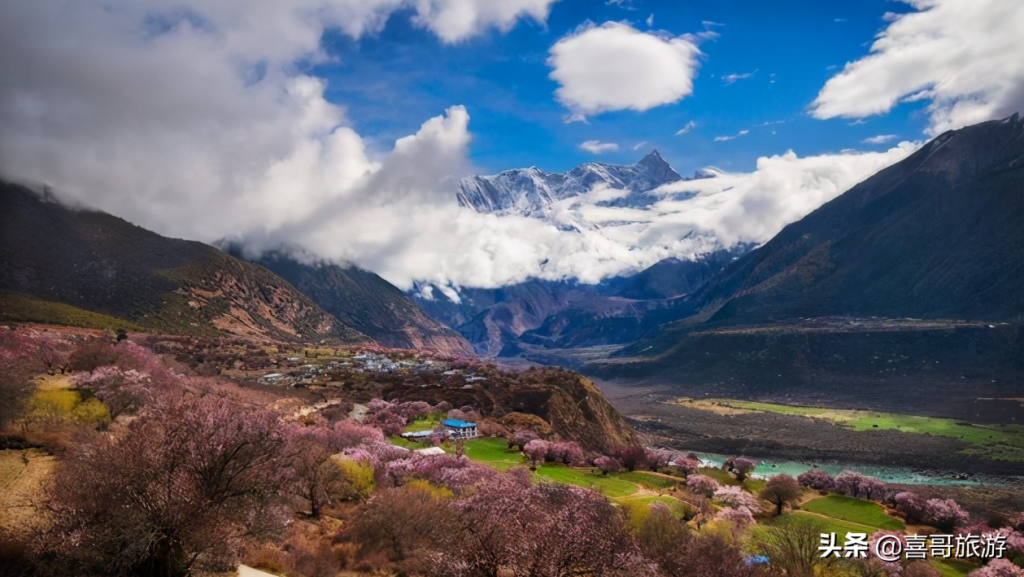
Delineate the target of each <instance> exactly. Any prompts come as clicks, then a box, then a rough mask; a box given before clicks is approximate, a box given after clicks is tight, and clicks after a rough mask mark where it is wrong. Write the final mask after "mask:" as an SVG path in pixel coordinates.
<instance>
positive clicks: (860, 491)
mask: <svg viewBox="0 0 1024 577" xmlns="http://www.w3.org/2000/svg"><path fill="white" fill-rule="evenodd" d="M835 491H836V492H837V493H840V494H843V495H846V496H848V497H856V498H858V499H868V500H876V499H881V498H882V496H883V495H884V494H885V484H884V483H882V482H881V481H879V480H878V479H875V478H873V477H868V476H866V475H861V474H860V473H857V472H856V471H843V472H842V473H839V474H838V475H836V478H835Z"/></svg>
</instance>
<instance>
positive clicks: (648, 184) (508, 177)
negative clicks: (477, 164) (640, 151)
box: [456, 150, 709, 216]
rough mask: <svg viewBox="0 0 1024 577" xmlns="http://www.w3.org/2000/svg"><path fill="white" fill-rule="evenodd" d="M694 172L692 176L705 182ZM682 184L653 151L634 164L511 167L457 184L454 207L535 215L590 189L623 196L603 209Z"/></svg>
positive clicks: (640, 202)
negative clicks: (563, 169)
mask: <svg viewBox="0 0 1024 577" xmlns="http://www.w3.org/2000/svg"><path fill="white" fill-rule="evenodd" d="M708 176H709V175H704V174H698V175H695V176H694V178H707V177H708ZM680 180H686V179H684V177H682V176H680V175H679V173H677V172H676V171H675V170H673V169H672V167H671V166H670V165H669V164H668V162H666V161H665V159H664V158H662V156H661V154H659V153H658V151H657V150H653V151H652V152H651V153H649V154H647V155H646V156H644V157H643V158H642V159H640V160H639V161H638V162H636V163H635V164H631V165H617V164H607V163H602V162H586V163H583V164H581V165H579V166H577V167H575V168H573V169H571V170H569V171H567V172H562V173H558V172H545V171H543V170H540V169H538V168H536V167H530V168H515V169H511V170H506V171H502V172H499V173H498V174H494V175H478V176H467V177H464V178H462V179H461V180H460V181H459V187H458V190H457V191H456V198H457V199H458V202H459V205H460V206H464V207H469V208H472V209H473V210H476V211H477V212H481V213H496V214H518V215H521V216H540V215H542V213H543V211H544V209H546V208H548V207H550V206H551V205H552V204H554V203H556V202H558V201H560V200H564V199H567V198H572V197H575V196H579V195H582V194H585V193H587V192H589V191H591V190H592V189H594V188H595V187H607V188H611V189H616V190H625V191H628V193H627V194H626V195H625V196H623V197H621V198H618V199H615V200H612V201H607V205H609V206H619V207H622V206H628V207H642V206H649V205H650V204H653V203H654V202H655V201H656V200H657V197H654V196H651V195H649V194H647V193H648V192H650V191H651V190H654V189H656V188H658V187H659V186H662V185H665V184H669V183H672V182H678V181H680Z"/></svg>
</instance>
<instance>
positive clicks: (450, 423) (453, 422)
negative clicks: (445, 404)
mask: <svg viewBox="0 0 1024 577" xmlns="http://www.w3.org/2000/svg"><path fill="white" fill-rule="evenodd" d="M441 424H442V425H444V426H446V427H451V428H453V429H469V428H472V427H475V426H476V423H469V422H467V421H463V420H460V419H445V420H443V421H441Z"/></svg>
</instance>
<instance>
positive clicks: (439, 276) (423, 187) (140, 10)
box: [0, 0, 906, 288]
mask: <svg viewBox="0 0 1024 577" xmlns="http://www.w3.org/2000/svg"><path fill="white" fill-rule="evenodd" d="M424 1H425V0H424ZM516 4H517V5H520V6H530V5H537V4H529V3H525V2H524V3H516ZM168 6H170V5H169V4H164V3H162V0H161V1H160V2H158V1H157V0H153V1H152V2H148V3H145V4H143V3H141V2H137V1H129V0H121V1H120V2H118V1H115V0H110V1H107V2H104V3H102V4H97V3H87V2H80V1H77V0H66V1H64V2H60V1H58V0H49V1H47V2H8V3H5V4H4V5H3V8H2V9H0V10H2V17H0V125H2V126H3V127H4V129H3V130H2V131H0V174H3V175H4V176H5V177H8V178H17V179H21V180H30V181H42V182H47V183H49V184H51V185H52V186H53V187H55V190H56V191H58V192H59V193H61V194H63V195H65V196H66V197H68V198H71V199H74V200H77V201H79V202H81V203H84V204H87V205H90V206H95V207H97V208H100V209H103V210H106V211H108V212H111V213H113V214H116V215H118V216H122V217H124V218H127V219H128V220H130V221H132V222H135V223H137V224H139V225H141V226H145V227H147V228H150V229H152V230H156V231H158V232H160V233H162V234H167V235H170V236H174V237H179V238H190V239H196V240H203V241H213V240H216V239H219V238H222V237H225V236H228V237H236V238H241V239H244V240H245V241H246V242H247V243H248V246H249V248H250V250H260V249H268V248H276V247H278V246H280V245H281V244H288V245H293V246H300V247H304V248H306V249H308V250H309V251H310V252H311V253H313V254H316V255H317V256H319V257H323V258H328V259H334V260H338V261H347V262H353V263H355V264H357V265H359V266H362V267H364V268H368V269H370V270H373V271H375V272H378V273H380V274H381V275H383V276H384V277H385V278H387V279H388V280H390V281H392V282H394V283H396V284H398V285H399V286H401V287H403V288H408V287H410V286H411V284H412V282H413V281H414V280H422V281H427V282H432V283H435V284H438V285H442V286H443V285H447V284H449V283H452V284H456V285H461V286H484V287H488V286H489V287H493V286H500V285H504V284H508V283H512V282H517V281H522V280H524V279H526V278H528V277H540V278H549V279H556V278H564V277H576V278H579V279H581V280H584V281H591V282H593V281H597V280H600V279H602V278H605V277H608V276H611V275H615V274H618V273H621V272H624V271H628V270H636V269H639V268H643V267H645V266H650V265H651V264H654V263H655V262H657V261H659V260H661V259H664V258H667V257H670V256H676V257H686V256H692V255H694V254H697V253H700V252H704V251H706V250H709V249H710V248H714V247H715V246H717V245H718V244H728V243H734V242H739V241H743V240H754V241H763V240H766V239H767V238H768V237H769V236H770V235H771V234H773V233H774V232H775V231H777V230H778V228H781V226H782V225H784V224H785V223H786V222H789V221H791V220H793V219H795V218H799V217H800V216H802V215H803V214H806V212H809V211H810V210H813V209H814V208H816V207H817V206H818V205H820V203H821V202H824V201H825V200H828V199H829V198H831V197H833V196H835V195H836V194H838V193H839V192H841V191H842V190H843V189H845V188H846V187H848V186H849V185H851V184H853V183H855V182H857V181H858V180H860V179H862V178H864V177H866V176H868V175H870V174H871V173H873V172H875V171H876V170H878V169H879V168H881V167H883V166H884V165H886V164H888V163H891V162H894V161H895V160H898V159H899V158H901V157H902V156H903V155H905V153H906V150H904V149H903V148H896V149H893V150H891V151H888V152H879V153H866V154H860V155H858V154H852V153H851V154H841V155H832V156H825V157H812V158H804V159H801V158H797V157H796V156H795V155H793V154H791V153H790V154H787V155H782V156H779V157H771V158H765V159H761V160H760V161H759V162H758V169H757V171H755V172H753V173H750V174H745V175H743V174H732V175H723V176H722V177H721V179H709V180H708V181H693V182H692V184H691V186H692V187H694V188H693V190H694V192H696V195H695V196H693V197H692V198H690V199H688V200H677V199H675V193H673V192H672V191H664V192H663V194H664V198H663V199H662V200H660V201H658V202H657V203H655V204H654V206H652V207H651V208H650V209H649V210H635V209H616V208H612V207H607V206H601V205H600V200H601V199H602V198H612V197H615V196H616V195H621V194H622V192H621V191H614V190H595V191H592V193H590V194H588V195H585V198H582V199H578V200H576V201H570V202H568V203H566V204H565V205H564V206H562V205H560V206H558V207H557V209H558V210H559V211H560V212H559V218H564V219H566V220H575V221H579V222H581V223H582V225H583V226H581V227H580V230H579V231H574V230H570V229H568V228H567V227H562V228H560V227H558V226H557V223H555V224H552V223H548V222H544V221H541V220H538V219H532V218H524V217H498V216H495V215H482V214H477V213H475V212H473V211H471V210H469V209H465V208H461V207H459V206H458V204H457V202H456V201H455V195H454V190H455V187H456V182H455V180H454V179H455V178H456V177H458V176H461V175H463V174H466V173H467V172H468V171H470V170H471V167H469V165H468V162H467V160H466V157H467V148H468V146H469V143H470V141H471V135H470V133H469V120H470V118H469V113H468V112H467V111H466V110H465V109H464V108H462V107H460V106H453V107H451V108H449V109H448V110H447V111H446V112H445V114H443V115H440V116H437V117H435V118H431V119H428V120H427V121H426V122H424V123H423V125H422V126H421V127H420V128H419V130H418V131H416V133H415V134H413V135H410V136H407V137H404V138H401V139H398V140H397V141H396V142H395V143H394V145H393V146H391V147H387V148H390V149H384V150H382V149H380V147H378V146H374V145H371V144H369V142H373V141H374V140H371V139H366V140H364V138H363V136H361V135H360V134H358V133H357V132H356V131H354V130H353V129H352V128H351V127H349V126H348V125H347V122H346V119H345V114H344V110H343V108H341V107H340V106H338V105H336V104H332V103H330V102H328V101H327V100H325V98H324V90H325V88H326V83H325V81H323V80H322V79H318V78H315V77H312V76H309V75H306V74H304V73H302V72H301V71H299V70H298V69H297V67H296V66H295V65H294V63H295V62H296V61H299V60H302V59H306V58H316V57H320V56H321V55H318V54H317V52H318V49H319V45H320V37H321V35H322V34H323V31H324V28H325V27H326V26H335V25H336V26H341V27H342V29H343V31H345V32H346V33H348V34H352V35H359V34H364V33H370V32H372V31H374V30H378V29H379V27H380V26H381V25H382V24H383V22H384V20H385V19H386V18H387V17H388V16H389V15H390V14H391V11H393V10H396V9H399V8H402V7H407V8H408V9H409V10H411V11H412V13H413V14H414V15H415V14H419V16H418V18H420V19H419V20H417V25H420V26H427V27H430V29H432V30H434V27H435V26H436V28H437V30H442V29H444V30H448V32H447V33H446V34H450V35H454V36H450V37H451V38H454V37H455V36H457V35H458V33H457V32H453V31H456V30H459V29H460V28H459V27H458V26H454V27H448V26H449V25H448V24H444V23H443V20H444V17H443V16H442V14H443V13H444V7H446V6H447V7H451V9H453V10H455V9H456V8H458V7H460V6H461V7H462V8H463V9H465V10H468V12H466V14H470V16H471V17H470V16H467V17H466V20H464V22H469V23H471V25H468V26H469V27H468V28H467V27H465V26H464V27H463V28H461V30H469V29H477V28H479V29H481V30H482V29H484V28H487V27H490V26H496V27H498V28H501V27H503V26H506V25H508V22H509V21H508V20H502V21H501V22H500V23H499V22H497V21H495V20H494V18H497V17H496V16H493V13H488V14H492V16H481V15H480V14H484V13H477V12H474V10H476V9H477V4H475V3H473V2H465V3H450V4H449V3H443V2H436V3H429V4H425V3H423V2H417V3H416V4H412V3H405V2H402V1H399V0H395V1H392V2H384V1H378V2H355V1H354V0H345V1H340V0H339V1H337V2H326V1H319V2H314V1H312V0H298V1H296V2H291V3H282V2H278V1H277V0H223V1H221V2H216V3H207V2H200V1H199V0H191V1H190V2H188V3H185V4H182V3H181V1H179V2H177V3H175V4H174V5H173V9H172V8H168ZM183 6H184V7H185V8H187V9H188V10H187V11H182V10H181V8H182V7H183ZM430 6H435V7H439V8H438V9H437V10H436V11H431V10H429V9H427V8H429V7H430ZM505 9H506V8H504V7H503V8H501V10H505ZM495 10H497V9H495ZM456 11H458V10H456ZM460 13H461V12H460ZM186 14H187V15H188V18H185V17H184V16H185V15H186ZM473 14H476V15H475V16H474V15H473ZM503 14H507V13H503ZM527 16H528V17H532V16H529V14H527ZM432 23H433V24H432ZM712 181H714V182H712Z"/></svg>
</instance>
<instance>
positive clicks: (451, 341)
mask: <svg viewBox="0 0 1024 577" xmlns="http://www.w3.org/2000/svg"><path fill="white" fill-rule="evenodd" d="M229 252H231V251H230V250H229ZM236 256H237V255H236ZM253 262H255V263H256V264H258V265H260V266H262V267H265V268H266V269H268V270H270V271H271V272H273V273H275V274H277V275H278V276H280V277H281V278H283V279H285V280H286V281H288V282H290V283H291V284H292V285H293V286H295V288H297V289H298V290H299V291H300V292H301V293H302V294H304V295H306V296H308V297H309V298H310V299H312V300H313V302H315V303H316V304H318V305H320V307H321V308H323V309H324V310H325V311H327V312H328V313H330V314H332V315H334V316H335V318H337V319H338V320H339V321H340V322H341V323H343V324H344V325H345V326H349V327H352V328H354V329H355V330H358V331H359V332H361V333H363V334H365V335H368V336H369V337H370V338H372V339H374V340H375V341H377V342H378V343H380V344H381V345H384V346H386V347H392V348H402V349H430V350H433V351H437V352H441V353H445V354H450V355H456V356H472V355H473V347H472V345H470V344H469V342H468V341H466V339H465V338H463V337H462V335H460V334H459V333H457V332H455V331H453V330H452V329H450V328H448V327H447V326H445V325H443V324H441V323H440V322H438V321H437V320H435V319H433V318H431V317H430V316H428V315H427V314H426V313H424V312H423V311H422V310H421V309H420V307H418V306H417V305H416V303H414V302H413V300H412V299H411V298H409V297H408V296H407V295H406V294H405V293H403V292H402V291H401V290H400V289H398V288H397V287H395V286H394V285H392V284H391V283H389V282H388V281H386V280H384V279H382V278H381V277H380V276H378V275H376V274H374V273H372V272H369V271H366V270H363V269H360V268H358V267H356V266H351V267H347V268H346V267H341V266H338V265H335V264H331V263H323V262H321V263H314V264H304V263H302V262H299V261H298V260H296V259H295V258H293V257H291V256H289V255H288V254H286V253H284V252H280V251H276V252H270V253H267V254H264V255H263V256H262V257H261V258H259V259H257V260H255V261H253Z"/></svg>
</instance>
